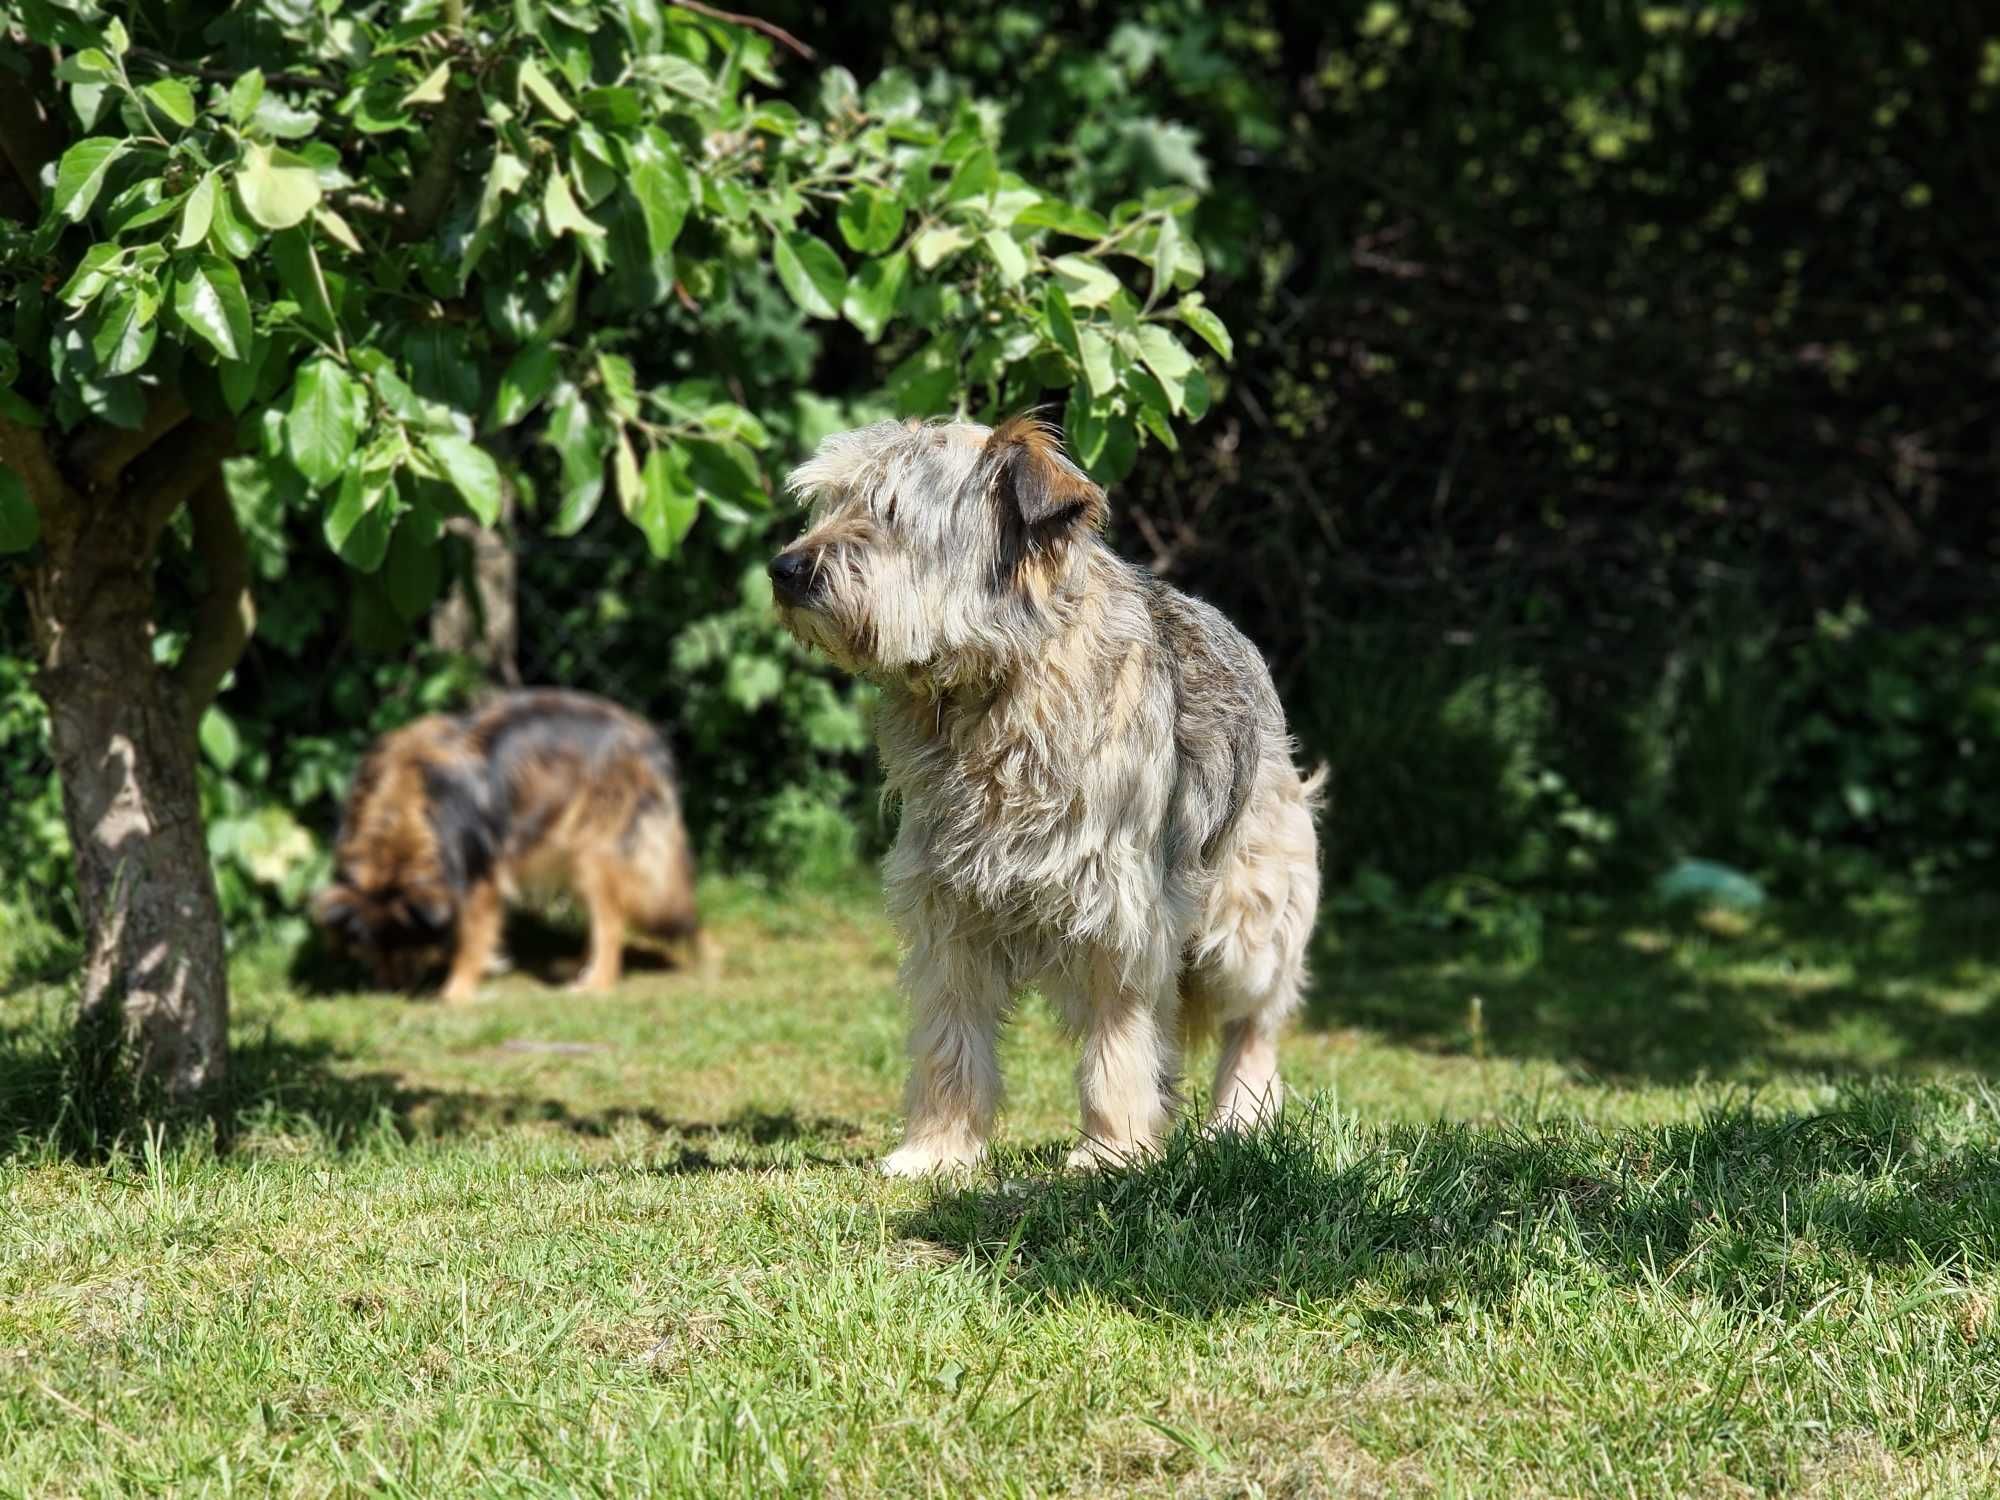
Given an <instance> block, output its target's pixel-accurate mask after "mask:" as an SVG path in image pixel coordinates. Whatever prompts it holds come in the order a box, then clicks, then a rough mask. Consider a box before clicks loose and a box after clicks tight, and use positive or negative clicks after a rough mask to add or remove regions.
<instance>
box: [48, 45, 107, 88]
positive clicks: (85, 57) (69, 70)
mask: <svg viewBox="0 0 2000 1500" xmlns="http://www.w3.org/2000/svg"><path fill="white" fill-rule="evenodd" d="M56 77H57V78H58V79H59V80H60V81H62V82H63V83H116V82H118V65H117V64H116V63H114V62H113V61H112V60H111V59H110V58H109V57H107V56H105V54H104V52H103V51H102V49H100V48H97V47H85V48H83V49H82V50H81V51H78V52H72V53H71V54H70V55H69V56H68V57H65V58H64V59H63V60H62V61H61V62H59V63H57V64H56Z"/></svg>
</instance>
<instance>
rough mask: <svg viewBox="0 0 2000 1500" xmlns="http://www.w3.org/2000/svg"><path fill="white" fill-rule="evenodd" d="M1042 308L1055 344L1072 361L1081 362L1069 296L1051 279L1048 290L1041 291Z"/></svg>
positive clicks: (1080, 347)
mask: <svg viewBox="0 0 2000 1500" xmlns="http://www.w3.org/2000/svg"><path fill="white" fill-rule="evenodd" d="M1042 308H1043V311H1044V313H1045V314H1046V315H1047V317H1048V323H1049V337H1050V338H1051V339H1053V340H1054V341H1055V346H1056V347H1057V348H1058V349H1060V350H1062V352H1063V353H1065V354H1067V355H1068V356H1069V357H1070V360H1071V362H1072V363H1074V364H1077V365H1081V364H1082V363H1083V349H1082V346H1081V345H1079V344H1078V343H1077V337H1076V314H1074V313H1073V312H1071V311H1070V310H1069V298H1068V297H1066V296H1064V295H1063V289H1062V288H1061V287H1060V286H1059V285H1057V284H1056V283H1055V282H1053V281H1051V282H1050V283H1049V285H1048V290H1047V291H1045V292H1044V293H1042Z"/></svg>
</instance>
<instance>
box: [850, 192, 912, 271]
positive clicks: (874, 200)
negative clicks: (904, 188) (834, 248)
mask: <svg viewBox="0 0 2000 1500" xmlns="http://www.w3.org/2000/svg"><path fill="white" fill-rule="evenodd" d="M903 217H904V216H903V200H902V199H900V198H898V197H896V196H895V194H893V193H885V192H883V191H882V190H881V189H880V188H872V187H866V186H863V187H857V188H855V189H854V190H853V191H852V192H851V193H849V194H848V195H847V199H846V201H845V202H843V203H842V204H841V205H840V213H839V215H838V220H839V223H840V237H841V238H842V239H844V240H846V241H847V244H848V247H849V248H850V249H853V250H858V251H860V252H861V253H862V254H863V255H880V254H881V253H882V252H883V251H885V250H887V249H888V248H889V247H890V246H891V245H893V244H895V243H896V237H897V236H898V235H900V234H901V233H902V232H903Z"/></svg>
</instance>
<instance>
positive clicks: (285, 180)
mask: <svg viewBox="0 0 2000 1500" xmlns="http://www.w3.org/2000/svg"><path fill="white" fill-rule="evenodd" d="M236 193H237V196H238V197H240V198H241V199H242V200H243V211H244V212H245V213H247V214H249V215H250V217H251V218H252V219H254V220H255V221H256V222H257V223H259V224H262V225H263V226H264V227H265V228H266V229H290V228H291V227H292V226H293V225H294V224H297V223H300V222H301V221H303V220H304V219H305V217H306V216H307V215H308V214H310V213H311V212H312V211H313V209H314V208H315V207H316V206H317V205H318V203H319V198H320V186H319V173H318V172H317V171H315V170H314V168H313V166H312V164H311V163H310V162H308V161H305V160H304V159H302V158H300V157H298V156H294V155H293V154H292V153H291V152H289V151H286V150H284V149H283V148H282V147H278V146H265V145H261V144H258V143H255V142H253V143H251V144H250V145H249V146H247V147H245V148H244V151H243V164H242V165H241V166H239V167H238V168H237V169H236Z"/></svg>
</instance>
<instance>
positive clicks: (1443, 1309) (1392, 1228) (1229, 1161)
mask: <svg viewBox="0 0 2000 1500" xmlns="http://www.w3.org/2000/svg"><path fill="white" fill-rule="evenodd" d="M1023 1164H1024V1162H1023V1159H1020V1158H1016V1159H1014V1160H1012V1161H1003V1162H1002V1163H1001V1165H1000V1175H1001V1183H1000V1184H996V1185H994V1186H992V1187H989V1188H982V1189H977V1190H972V1189H960V1190H941V1191H939V1192H938V1193H937V1194H936V1195H935V1196H934V1197H933V1199H932V1201H931V1202H930V1203H929V1204H928V1205H926V1206H925V1207H924V1208H923V1209H922V1210H921V1211H920V1212H918V1213H916V1214H915V1215H913V1216H911V1217H910V1218H908V1219H907V1220H906V1221H905V1222H904V1223H903V1224H902V1225H901V1226H900V1227H901V1229H902V1232H903V1233H904V1234H906V1235H909V1236H911V1237H914V1238H918V1239H924V1240H929V1241H932V1242H934V1243H937V1244H941V1245H945V1246H948V1247H950V1248H952V1249H954V1250H957V1251H961V1252H963V1253H965V1254H966V1255H968V1256H969V1257H971V1258H972V1259H973V1260H974V1261H975V1262H983V1263H985V1264H986V1265H988V1266H992V1267H996V1268H998V1267H1000V1266H1001V1265H1002V1264H1003V1263H1004V1266H1005V1273H1004V1284H1005V1285H1007V1286H1008V1287H1009V1288H1011V1290H1012V1291H1013V1293H1014V1295H1016V1296H1018V1297H1020V1298H1022V1299H1023V1300H1025V1301H1027V1302H1030V1303H1032V1302H1035V1301H1038V1300H1043V1299H1055V1300H1067V1299H1071V1298H1076V1297H1081V1296H1092V1297H1098V1298H1103V1299H1107V1300H1109V1301H1111V1302H1114V1303H1117V1304H1120V1305H1123V1306H1126V1307H1129V1308H1131V1309H1134V1310H1136V1311H1143V1312H1148V1313H1166V1314H1170V1315H1176V1316H1183V1317H1191V1318H1202V1317H1208V1316H1212V1315H1214V1314H1216V1313H1218V1312H1220V1311H1223V1310H1226V1309H1228V1308H1231V1307H1235V1306H1240V1305H1243V1304H1246V1303H1251V1302H1256V1301H1273V1302H1277V1303H1290V1302H1303V1301H1316V1300H1320V1299H1327V1298H1336V1297H1343V1298H1346V1299H1348V1301H1349V1304H1350V1305H1349V1307H1348V1308H1347V1309H1346V1310H1345V1311H1344V1312H1343V1316H1351V1317H1352V1318H1353V1319H1354V1320H1356V1321H1357V1323H1358V1324H1359V1325H1360V1327H1359V1331H1362V1332H1365V1333H1368V1334H1369V1335H1370V1336H1377V1337H1386V1338H1391V1339H1394V1338H1401V1337H1408V1338H1409V1339H1411V1340H1413V1341H1414V1340H1420V1339H1421V1338H1422V1337H1423V1335H1424V1333H1425V1331H1426V1330H1429V1329H1434V1328H1435V1327H1436V1326H1437V1324H1438V1323H1440V1322H1446V1321H1450V1320H1452V1319H1453V1318H1455V1317H1458V1316H1461V1315H1462V1314H1463V1312H1464V1310H1465V1309H1464V1304H1465V1303H1466V1301H1467V1300H1468V1299H1471V1300H1474V1301H1479V1302H1486V1303H1490V1302H1493V1301H1504V1300H1505V1299H1506V1298H1507V1296H1508V1295H1509V1294H1510V1293H1511V1292H1512V1291H1513V1290H1514V1289H1515V1288H1516V1287H1518V1286H1519V1285H1520V1284H1521V1283H1522V1282H1523V1281H1524V1280H1527V1279H1528V1278H1530V1277H1531V1276H1534V1275H1536V1274H1537V1273H1538V1272H1547V1273H1549V1274H1550V1275H1552V1276H1554V1277H1556V1278H1557V1279H1561V1278H1564V1277H1570V1276H1573V1275H1574V1268H1575V1266H1576V1265H1577V1264H1578V1262H1580V1261H1585V1260H1587V1261H1589V1262H1592V1263H1594V1264H1595V1265H1596V1266H1597V1267H1599V1268H1600V1271H1601V1273H1602V1274H1603V1275H1605V1276H1607V1277H1610V1278H1613V1279H1616V1280H1620V1281H1624V1282H1626V1283H1628V1284H1634V1285H1643V1284H1653V1283H1666V1282H1671V1283H1672V1284H1673V1285H1674V1286H1675V1288H1676V1289H1677V1291H1678V1292H1679V1293H1680V1294H1681V1295H1683V1296H1686V1295H1693V1294H1701V1295H1709V1296H1717V1297H1722V1298H1726V1299H1729V1300H1731V1301H1732V1302H1737V1303H1749V1304H1753V1305H1758V1306H1763V1307H1768V1308H1772V1309H1776V1310H1781V1311H1787V1310H1788V1311H1793V1312H1799V1311H1803V1310H1804V1309H1805V1308H1806V1307H1808V1306H1809V1305H1810V1304H1812V1303H1813V1302H1814V1301H1815V1300H1816V1299H1818V1298H1819V1297H1821V1296H1823V1295H1825V1293H1826V1291H1827V1290H1828V1288H1829V1287H1833V1286H1838V1285H1849V1286H1852V1285H1855V1284H1858V1282H1859V1281H1860V1279H1861V1278H1862V1277H1863V1276H1865V1275H1866V1273H1867V1272H1868V1270H1869V1268H1870V1267H1871V1266H1875V1265H1887V1264H1896V1265H1903V1266H1910V1265H1919V1266H1923V1267H1927V1268H1930V1269H1931V1270H1933V1271H1936V1272H1938V1273H1939V1274H1943V1275H1947V1276H1958V1277H1962V1276H1964V1275H1965V1274H1967V1273H1968V1271H1970V1270H1974V1269H1981V1268H1989V1269H1990V1267H1991V1264H1992V1262H1993V1260H1994V1259H1995V1257H1996V1256H2000V1098H1996V1097H1995V1096H1994V1095H1993V1094H1992V1093H1990V1092H1987V1091H1985V1090H1984V1089H1974V1090H1970V1091H1967V1090H1953V1089H1947V1088H1942V1087H1935V1086H1931V1087H1918V1088H1910V1087H1900V1086H1896V1085H1893V1084H1881V1083H1877V1084H1872V1085H1868V1086H1866V1087H1858V1088H1855V1089H1852V1090H1850V1091H1847V1092H1846V1093H1844V1094H1842V1095H1841V1097H1840V1099H1839V1101H1838V1102H1837V1103H1836V1104H1835V1105H1834V1107H1832V1108H1830V1109H1828V1110H1827V1111H1825V1112H1824V1113H1819V1114H1810V1115H1807V1114H1760V1113H1756V1112H1753V1111H1752V1110H1749V1109H1739V1110H1731V1111H1729V1112H1724V1113H1716V1114H1713V1115H1710V1116H1709V1117H1707V1118H1704V1119H1703V1120H1701V1121H1699V1122H1697V1123H1694V1124H1688V1125H1672V1126H1660V1127H1650V1128H1642V1129H1632V1130H1623V1131H1615V1132H1600V1131H1596V1130H1591V1129H1589V1128H1587V1127H1582V1126H1576V1125H1557V1126H1553V1127H1546V1128H1545V1127H1536V1128H1533V1129H1523V1128H1502V1129H1494V1128H1492V1127H1484V1128H1476V1127H1470V1126H1459V1125H1432V1126H1426V1127H1415V1126H1401V1125H1396V1126H1386V1127H1374V1126H1365V1125H1363V1124H1361V1123H1359V1122H1358V1121H1356V1120H1355V1119H1353V1118H1352V1117H1349V1116H1342V1115H1338V1114H1336V1113H1334V1112H1332V1111H1331V1110H1326V1109H1311V1108H1309V1109H1306V1110H1304V1111H1299V1112H1295V1113H1293V1114H1292V1115H1290V1116H1289V1117H1288V1118H1287V1119H1286V1120H1285V1121H1284V1122H1283V1123H1282V1124H1281V1125H1280V1126H1279V1127H1278V1128H1276V1129H1274V1130H1270V1131H1266V1132H1263V1133H1260V1134H1258V1135H1256V1136H1253V1137H1249V1138H1247V1139H1224V1140H1219V1141H1210V1140H1204V1139H1201V1138H1199V1137H1197V1136H1195V1135H1193V1134H1190V1133H1183V1134H1182V1135H1179V1136H1177V1137H1176V1138H1175V1139H1174V1141H1173V1142H1172V1143H1171V1146H1170V1148H1169V1150H1168V1151H1167V1152H1166V1154H1165V1155H1164V1157H1163V1158H1162V1159H1161V1160H1160V1161H1158V1162H1156V1163H1154V1164H1152V1165H1150V1166H1148V1167H1145V1168H1144V1169H1141V1170H1135V1171H1130V1172H1118V1173H1111V1174H1107V1175H1106V1176H1104V1177H1102V1178H1095V1179H1091V1178H1086V1179H1077V1178H1073V1177H1072V1178H1062V1177H1056V1178H1047V1177H1044V1176H1042V1175H1041V1173H1040V1172H1036V1173H1034V1174H1033V1175H1032V1176H1030V1177H1029V1178H1028V1180H1026V1181H1025V1182H1022V1181H1008V1180H1007V1179H1008V1178H1009V1176H1010V1175H1012V1174H1013V1173H1014V1172H1015V1171H1016V1170H1018V1169H1019V1168H1021V1167H1022V1166H1023Z"/></svg>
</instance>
